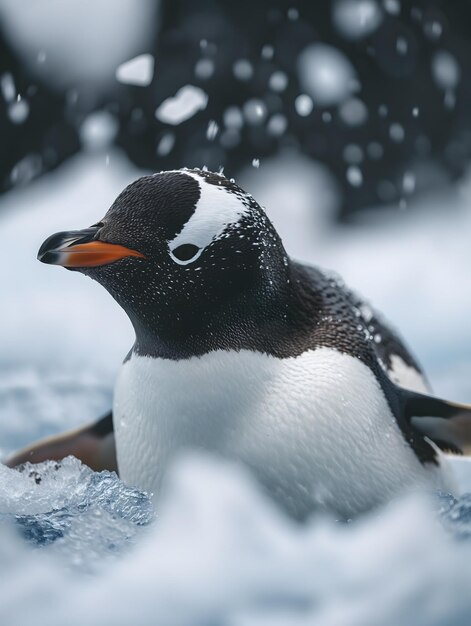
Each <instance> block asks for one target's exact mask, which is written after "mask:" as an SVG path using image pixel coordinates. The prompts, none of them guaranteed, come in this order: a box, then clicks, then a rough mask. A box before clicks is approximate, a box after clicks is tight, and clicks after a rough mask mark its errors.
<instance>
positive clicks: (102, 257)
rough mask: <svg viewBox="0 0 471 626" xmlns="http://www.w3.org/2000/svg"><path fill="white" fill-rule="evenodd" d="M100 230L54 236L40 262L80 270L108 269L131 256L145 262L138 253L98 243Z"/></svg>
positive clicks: (117, 246) (41, 248) (93, 228)
mask: <svg viewBox="0 0 471 626" xmlns="http://www.w3.org/2000/svg"><path fill="white" fill-rule="evenodd" d="M99 230H100V226H92V227H91V228H85V229H83V230H70V231H65V232H61V233H55V234H54V235H51V236H50V237H48V238H47V239H46V241H45V242H44V243H43V244H42V246H41V247H40V248H39V252H38V259H39V261H41V263H48V264H50V265H61V266H62V267H70V268H81V267H98V266H100V265H108V264H109V263H114V262H115V261H119V260H120V259H124V258H126V257H130V256H134V257H138V258H141V259H145V258H146V257H145V256H144V255H143V254H142V253H141V252H137V250H131V249H130V248H126V247H125V246H120V245H118V244H115V243H108V242H107V241H100V240H99V239H96V235H97V233H98V231H99Z"/></svg>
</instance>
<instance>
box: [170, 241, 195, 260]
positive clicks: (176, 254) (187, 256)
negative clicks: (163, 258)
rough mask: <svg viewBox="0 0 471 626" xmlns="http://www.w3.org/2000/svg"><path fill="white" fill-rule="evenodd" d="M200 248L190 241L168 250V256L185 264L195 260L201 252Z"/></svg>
mask: <svg viewBox="0 0 471 626" xmlns="http://www.w3.org/2000/svg"><path fill="white" fill-rule="evenodd" d="M201 252H202V250H201V248H198V246H195V245H194V244H192V243H184V244H182V245H181V246H177V247H176V248H174V249H173V250H170V256H171V257H172V258H173V260H174V261H175V262H176V263H179V264H180V265H186V264H187V263H191V262H192V261H195V260H196V259H197V258H198V257H199V255H200V254H201Z"/></svg>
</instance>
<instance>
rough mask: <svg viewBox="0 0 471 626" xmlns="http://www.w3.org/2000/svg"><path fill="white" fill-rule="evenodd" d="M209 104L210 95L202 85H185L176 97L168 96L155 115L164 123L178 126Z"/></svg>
mask: <svg viewBox="0 0 471 626" xmlns="http://www.w3.org/2000/svg"><path fill="white" fill-rule="evenodd" d="M207 104H208V96H207V94H206V93H205V92H204V91H203V90H202V89H200V87H195V86H194V85H185V86H184V87H182V88H181V89H179V90H178V91H177V93H176V95H175V96H174V97H171V98H167V99H166V100H164V101H163V102H162V104H160V106H159V107H158V108H157V109H156V111H155V117H156V118H157V119H158V120H160V121H161V122H164V124H172V125H173V126H178V124H181V123H182V122H185V121H186V120H189V119H190V118H191V117H193V115H196V113H198V111H202V110H204V109H205V108H206V105H207Z"/></svg>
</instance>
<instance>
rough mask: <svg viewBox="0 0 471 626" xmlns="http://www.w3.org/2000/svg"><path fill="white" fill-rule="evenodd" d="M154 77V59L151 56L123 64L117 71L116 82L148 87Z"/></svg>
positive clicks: (141, 55) (137, 58) (136, 58)
mask: <svg viewBox="0 0 471 626" xmlns="http://www.w3.org/2000/svg"><path fill="white" fill-rule="evenodd" d="M153 76H154V57H153V56H152V55H151V54H140V55H139V56H137V57H135V58H134V59H131V60H130V61H126V63H122V64H121V65H120V66H119V67H118V68H117V70H116V80H117V81H119V82H120V83H123V84H124V85H138V86H139V87H147V86H148V85H150V84H151V82H152V78H153Z"/></svg>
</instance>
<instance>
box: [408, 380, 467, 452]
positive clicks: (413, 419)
mask: <svg viewBox="0 0 471 626" xmlns="http://www.w3.org/2000/svg"><path fill="white" fill-rule="evenodd" d="M401 396H402V400H403V404H404V413H405V417H406V419H407V420H408V421H409V422H410V424H411V425H412V426H413V428H415V429H416V430H418V431H419V432H420V433H421V434H422V435H424V436H425V437H428V438H429V439H430V440H431V441H433V442H434V443H435V444H436V445H437V446H438V447H439V448H441V449H442V450H445V451H447V452H454V453H458V454H471V405H468V404H458V403H455V402H448V401H446V400H440V399H439V398H434V397H433V396H427V395H424V394H421V393H415V392H413V391H407V390H404V389H402V390H401Z"/></svg>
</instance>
